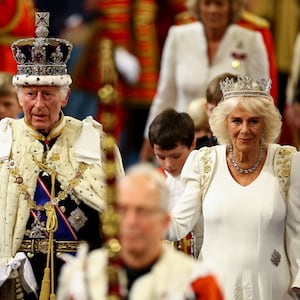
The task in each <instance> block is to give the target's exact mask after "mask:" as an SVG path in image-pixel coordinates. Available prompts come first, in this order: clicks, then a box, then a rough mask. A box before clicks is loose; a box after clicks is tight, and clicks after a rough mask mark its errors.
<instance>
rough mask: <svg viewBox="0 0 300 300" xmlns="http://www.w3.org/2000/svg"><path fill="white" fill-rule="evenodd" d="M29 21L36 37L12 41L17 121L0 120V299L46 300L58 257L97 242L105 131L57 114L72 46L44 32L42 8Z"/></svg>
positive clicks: (67, 83)
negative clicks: (20, 110)
mask: <svg viewBox="0 0 300 300" xmlns="http://www.w3.org/2000/svg"><path fill="white" fill-rule="evenodd" d="M36 25H37V30H36V34H37V37H36V38H30V39H23V40H18V41H16V42H14V43H13V44H12V46H11V48H12V51H13V55H14V58H15V59H16V61H17V64H18V73H17V74H16V75H15V76H14V77H13V84H14V85H15V86H16V91H17V96H18V99H19V102H20V104H21V106H22V108H23V111H24V118H22V119H19V120H14V119H9V118H6V119H3V120H1V122H0V178H1V185H0V228H1V231H0V299H6V300H10V299H13V300H15V299H26V300H27V299H36V296H37V295H39V294H40V299H49V295H51V297H52V298H53V297H54V294H55V287H56V279H57V275H58V273H59V270H60V267H61V265H62V264H63V261H62V260H61V259H59V257H58V256H59V255H60V254H61V253H64V252H68V253H74V254H75V253H76V251H77V248H78V246H79V243H80V241H82V240H85V241H87V242H88V243H89V245H90V248H97V247H100V246H101V245H102V236H101V224H100V215H99V214H100V213H101V212H102V211H103V209H104V208H105V200H104V198H105V180H106V176H105V172H104V170H103V163H104V162H105V149H104V146H103V145H102V142H103V138H104V135H105V134H104V132H103V129H102V125H101V124H99V123H97V122H96V121H94V120H93V119H92V118H91V117H88V118H87V119H85V120H83V121H79V120H77V119H74V118H71V117H66V116H64V114H63V113H62V110H61V109H62V108H63V107H65V106H66V105H67V102H68V97H69V95H70V84H71V82H72V80H71V77H70V75H69V74H67V68H66V62H67V60H68V59H69V57H70V53H71V50H72V45H71V44H70V43H69V42H68V41H66V40H62V39H55V38H48V37H47V35H48V30H47V26H48V25H49V14H48V13H37V14H36ZM99 88H100V87H99ZM114 147H115V148H114V149H115V156H116V173H117V175H122V174H123V172H124V171H123V166H122V162H121V157H120V153H119V150H118V148H117V147H116V146H114ZM42 278H44V279H43V281H42ZM52 298H51V299H52Z"/></svg>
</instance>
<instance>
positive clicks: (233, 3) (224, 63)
mask: <svg viewBox="0 0 300 300" xmlns="http://www.w3.org/2000/svg"><path fill="white" fill-rule="evenodd" d="M187 7H188V8H189V10H190V11H191V12H192V13H193V15H194V16H195V17H197V19H198V22H194V23H191V24H187V25H182V26H172V27H171V28H170V30H169V33H168V36H167V39H166V42H165V45H164V50H163V55H162V60H161V68H160V75H159V83H158V87H157V91H156V95H155V97H154V100H153V103H152V105H151V109H150V112H149V116H148V120H147V124H146V127H145V131H144V137H145V140H144V143H143V146H142V149H141V151H140V159H141V161H145V160H148V159H152V157H153V151H152V149H151V146H150V144H149V140H148V138H147V133H148V128H149V125H150V123H151V121H152V120H153V118H154V117H155V116H156V115H157V114H158V113H160V112H161V111H162V110H164V109H166V108H174V109H176V110H178V111H186V110H187V107H188V105H189V103H190V102H191V101H192V100H193V99H196V98H201V97H204V96H205V91H206V88H207V84H208V82H209V81H210V80H211V79H212V78H213V77H215V76H217V75H218V74H220V73H224V72H231V73H233V74H241V75H249V76H251V77H253V78H260V77H269V64H268V54H267V51H266V47H265V45H264V42H263V39H262V36H261V34H260V33H259V32H256V31H252V30H248V29H245V28H242V27H240V26H238V25H235V23H236V21H237V20H238V19H239V17H240V14H241V11H242V8H243V1H242V0H208V1H207V0H190V1H187Z"/></svg>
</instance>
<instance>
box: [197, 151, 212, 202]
mask: <svg viewBox="0 0 300 300" xmlns="http://www.w3.org/2000/svg"><path fill="white" fill-rule="evenodd" d="M199 151H200V152H201V154H202V155H201V157H200V160H201V165H202V170H203V172H202V176H201V180H200V187H201V199H203V197H204V194H205V192H206V189H207V187H208V184H209V181H210V178H211V175H212V171H213V168H212V167H213V157H212V154H213V152H212V151H213V148H211V147H203V148H201V150H199Z"/></svg>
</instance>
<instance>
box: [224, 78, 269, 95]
mask: <svg viewBox="0 0 300 300" xmlns="http://www.w3.org/2000/svg"><path fill="white" fill-rule="evenodd" d="M220 88H221V90H222V93H223V99H224V100H226V99H228V98H231V97H238V96H248V97H255V96H262V97H267V98H270V99H271V96H270V89H271V80H270V79H259V80H254V79H252V78H250V77H249V76H238V77H237V79H235V78H228V77H227V78H225V79H224V80H222V81H220Z"/></svg>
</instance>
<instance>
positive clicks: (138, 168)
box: [121, 163, 169, 213]
mask: <svg viewBox="0 0 300 300" xmlns="http://www.w3.org/2000/svg"><path fill="white" fill-rule="evenodd" d="M130 175H140V176H144V177H145V178H148V179H149V181H150V182H153V183H154V184H155V186H156V187H157V190H158V192H159V198H160V199H159V200H160V201H159V202H160V207H161V210H162V212H163V213H167V212H168V207H169V188H168V186H167V184H166V179H165V178H164V176H163V175H162V174H161V173H160V172H159V171H158V169H157V168H156V167H155V166H154V165H153V164H150V163H138V164H136V165H133V166H131V167H130V168H128V170H127V171H126V176H130ZM121 180H122V178H121Z"/></svg>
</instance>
